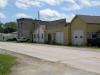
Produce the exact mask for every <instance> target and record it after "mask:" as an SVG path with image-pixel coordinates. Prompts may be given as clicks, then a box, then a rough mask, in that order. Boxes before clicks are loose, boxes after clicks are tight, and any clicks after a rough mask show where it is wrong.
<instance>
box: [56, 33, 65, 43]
mask: <svg viewBox="0 0 100 75" xmlns="http://www.w3.org/2000/svg"><path fill="white" fill-rule="evenodd" d="M56 43H57V44H64V33H63V32H56Z"/></svg>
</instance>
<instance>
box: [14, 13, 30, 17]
mask: <svg viewBox="0 0 100 75" xmlns="http://www.w3.org/2000/svg"><path fill="white" fill-rule="evenodd" d="M16 18H31V16H28V15H26V14H24V13H18V14H16Z"/></svg>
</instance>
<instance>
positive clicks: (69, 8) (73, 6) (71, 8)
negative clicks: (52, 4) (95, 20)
mask: <svg viewBox="0 0 100 75" xmlns="http://www.w3.org/2000/svg"><path fill="white" fill-rule="evenodd" d="M81 8H82V7H81V6H80V5H78V4H76V3H75V4H73V5H72V6H68V7H63V8H62V9H63V10H66V11H70V10H79V9H81Z"/></svg>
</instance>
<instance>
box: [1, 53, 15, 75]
mask: <svg viewBox="0 0 100 75" xmlns="http://www.w3.org/2000/svg"><path fill="white" fill-rule="evenodd" d="M15 63H16V57H13V56H10V55H3V54H0V75H10V71H11V67H12V66H13V65H14V64H15Z"/></svg>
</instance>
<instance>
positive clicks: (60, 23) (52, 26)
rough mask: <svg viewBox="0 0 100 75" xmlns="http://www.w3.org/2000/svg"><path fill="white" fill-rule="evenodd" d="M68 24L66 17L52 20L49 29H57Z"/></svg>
mask: <svg viewBox="0 0 100 75" xmlns="http://www.w3.org/2000/svg"><path fill="white" fill-rule="evenodd" d="M64 26H66V19H60V20H55V21H50V22H48V24H47V29H56V28H61V27H64Z"/></svg>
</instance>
